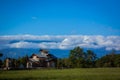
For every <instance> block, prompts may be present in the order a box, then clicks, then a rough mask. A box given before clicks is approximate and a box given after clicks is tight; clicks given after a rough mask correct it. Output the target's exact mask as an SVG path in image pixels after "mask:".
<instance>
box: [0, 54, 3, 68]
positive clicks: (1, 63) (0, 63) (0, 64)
mask: <svg viewBox="0 0 120 80" xmlns="http://www.w3.org/2000/svg"><path fill="white" fill-rule="evenodd" d="M2 56H3V54H2V53H0V57H2ZM2 65H3V62H2V60H1V59H0V67H2Z"/></svg>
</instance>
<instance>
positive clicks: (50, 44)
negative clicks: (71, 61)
mask: <svg viewBox="0 0 120 80" xmlns="http://www.w3.org/2000/svg"><path fill="white" fill-rule="evenodd" d="M76 46H80V47H82V48H94V49H96V48H97V49H98V48H105V49H106V50H112V49H115V50H120V36H102V35H94V36H89V35H57V36H52V35H43V36H38V35H7V36H0V49H3V48H46V49H72V48H74V47H76Z"/></svg>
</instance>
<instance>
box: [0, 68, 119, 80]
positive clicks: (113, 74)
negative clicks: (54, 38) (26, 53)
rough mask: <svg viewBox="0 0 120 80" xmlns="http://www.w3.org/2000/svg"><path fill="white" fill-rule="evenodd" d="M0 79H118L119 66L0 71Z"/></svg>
mask: <svg viewBox="0 0 120 80" xmlns="http://www.w3.org/2000/svg"><path fill="white" fill-rule="evenodd" d="M0 80H120V68H80V69H61V70H60V69H50V70H48V69H43V70H42V69H38V70H16V71H12V70H11V71H0Z"/></svg>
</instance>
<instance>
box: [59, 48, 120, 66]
mask: <svg viewBox="0 0 120 80" xmlns="http://www.w3.org/2000/svg"><path fill="white" fill-rule="evenodd" d="M57 67H58V68H96V67H120V54H116V53H115V51H114V50H112V51H111V52H110V53H109V54H107V55H105V56H103V57H101V58H97V56H96V54H95V53H94V52H93V51H92V50H87V51H84V49H82V48H80V47H75V48H74V49H73V50H70V54H69V57H68V58H63V59H58V63H57Z"/></svg>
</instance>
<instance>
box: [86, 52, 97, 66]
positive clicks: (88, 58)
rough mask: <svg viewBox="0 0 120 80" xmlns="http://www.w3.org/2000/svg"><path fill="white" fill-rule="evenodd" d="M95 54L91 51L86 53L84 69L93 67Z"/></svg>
mask: <svg viewBox="0 0 120 80" xmlns="http://www.w3.org/2000/svg"><path fill="white" fill-rule="evenodd" d="M95 60H96V54H94V52H93V51H91V50H87V52H86V67H95Z"/></svg>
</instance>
